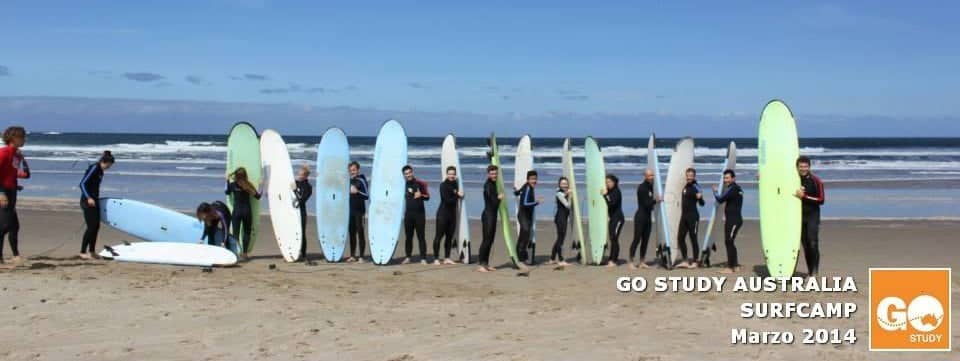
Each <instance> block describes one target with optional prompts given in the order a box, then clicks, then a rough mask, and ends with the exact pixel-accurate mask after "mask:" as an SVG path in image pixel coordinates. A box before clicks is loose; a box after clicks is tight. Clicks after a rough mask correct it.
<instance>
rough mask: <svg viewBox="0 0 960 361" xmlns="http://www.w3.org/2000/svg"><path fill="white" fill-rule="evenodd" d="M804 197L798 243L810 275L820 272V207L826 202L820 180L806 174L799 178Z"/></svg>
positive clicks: (810, 174) (811, 174)
mask: <svg viewBox="0 0 960 361" xmlns="http://www.w3.org/2000/svg"><path fill="white" fill-rule="evenodd" d="M800 185H801V186H803V188H804V192H805V193H806V196H805V197H804V198H803V199H802V200H801V201H802V204H803V217H802V218H803V221H802V222H803V223H802V228H800V243H801V244H802V245H803V257H804V259H805V260H806V262H807V270H808V273H809V274H810V275H817V274H818V273H819V272H820V206H821V205H823V202H824V201H826V190H825V189H824V187H823V182H822V181H820V178H819V177H817V176H815V175H813V173H808V174H807V176H806V177H800Z"/></svg>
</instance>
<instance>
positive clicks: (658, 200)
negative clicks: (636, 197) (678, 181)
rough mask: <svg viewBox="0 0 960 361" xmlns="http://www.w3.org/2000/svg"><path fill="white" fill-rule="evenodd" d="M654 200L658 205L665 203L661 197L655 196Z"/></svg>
mask: <svg viewBox="0 0 960 361" xmlns="http://www.w3.org/2000/svg"><path fill="white" fill-rule="evenodd" d="M653 199H655V200H656V201H657V203H660V202H663V198H660V196H654V197H653Z"/></svg>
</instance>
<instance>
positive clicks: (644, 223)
mask: <svg viewBox="0 0 960 361" xmlns="http://www.w3.org/2000/svg"><path fill="white" fill-rule="evenodd" d="M653 192H654V191H653V183H650V182H648V181H646V180H644V181H643V183H640V185H639V186H637V212H636V213H634V214H633V242H632V243H630V259H631V260H632V259H633V256H634V255H635V254H637V245H639V246H640V262H643V261H644V260H645V259H646V257H647V245H648V244H649V243H650V231H651V230H652V229H653V221H652V220H653V209H654V207H656V205H657V199H656V197H654V196H653Z"/></svg>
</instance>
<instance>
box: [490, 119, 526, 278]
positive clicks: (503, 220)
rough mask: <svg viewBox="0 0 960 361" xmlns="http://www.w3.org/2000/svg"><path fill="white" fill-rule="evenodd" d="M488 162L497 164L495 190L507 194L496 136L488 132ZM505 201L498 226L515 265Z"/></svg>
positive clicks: (515, 260) (503, 201)
mask: <svg viewBox="0 0 960 361" xmlns="http://www.w3.org/2000/svg"><path fill="white" fill-rule="evenodd" d="M490 164H493V165H495V166H497V168H498V169H499V170H497V173H498V174H497V192H498V193H500V194H507V193H506V192H504V188H505V187H504V185H503V165H502V164H501V163H500V149H499V148H498V147H497V136H496V135H495V134H490ZM506 201H507V198H506V197H504V198H503V200H501V201H500V208H499V209H498V211H497V213H498V214H499V217H500V226H501V228H503V243H504V244H506V247H507V254H508V255H510V261H511V262H513V265H514V266H515V267H516V266H517V265H519V264H520V262H519V260H518V258H517V243H516V241H515V240H514V239H513V231H512V230H511V229H510V213H509V212H508V211H507V202H506Z"/></svg>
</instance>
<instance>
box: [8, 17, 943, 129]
mask: <svg viewBox="0 0 960 361" xmlns="http://www.w3.org/2000/svg"><path fill="white" fill-rule="evenodd" d="M518 4H519V5H518ZM957 13H960V3H956V2H926V1H917V2H902V1H870V2H867V1H829V2H820V1H802V2H786V1H723V2H719V1H673V2H670V1H630V2H627V1H624V2H619V1H616V2H602V3H597V4H594V3H590V2H583V1H561V0H554V1H523V2H511V1H484V2H455V1H349V2H346V1H345V2H328V1H270V0H195V1H162V2H151V3H147V2H135V1H43V0H31V1H9V0H7V1H4V2H3V4H2V5H0V34H3V39H4V40H3V45H0V49H2V50H0V123H11V122H18V123H23V124H25V125H27V126H31V127H33V128H40V129H43V130H63V131H145V132H146V131H149V132H177V133H180V132H188V133H189V132H210V131H216V130H219V129H222V128H223V127H225V126H226V124H228V123H230V122H232V121H235V120H252V121H255V122H258V123H260V127H261V128H263V127H276V128H279V129H281V130H285V131H289V132H294V133H298V134H308V133H311V132H313V133H320V132H321V131H322V128H320V126H328V125H341V126H343V127H345V128H348V129H347V130H352V131H354V132H361V133H367V134H372V133H374V132H375V129H376V127H377V126H378V125H379V124H380V123H381V122H382V121H383V119H384V118H392V117H396V118H398V119H399V120H401V121H403V122H410V123H411V124H415V125H416V127H415V128H414V130H415V131H417V132H421V133H429V134H428V135H435V134H445V133H447V132H449V131H453V130H459V131H462V132H467V133H475V134H476V135H480V134H486V133H489V132H490V131H491V130H502V132H505V133H511V132H520V131H530V132H538V133H539V132H543V133H550V135H551V136H553V135H557V136H560V135H563V134H559V133H564V132H580V133H583V132H588V133H593V134H598V135H604V134H610V135H623V132H624V131H628V132H637V133H639V134H638V136H642V134H646V133H649V132H650V131H657V132H658V134H664V135H666V136H680V135H695V136H701V135H712V136H748V135H751V134H755V133H756V123H757V119H758V118H759V113H760V111H761V109H762V107H763V105H764V104H765V103H766V102H767V101H769V100H770V99H773V98H779V99H784V100H785V101H786V102H787V103H788V104H789V105H790V106H791V108H792V109H793V111H794V113H795V114H796V115H797V118H798V122H799V124H800V125H799V127H800V133H801V136H804V135H809V136H859V135H869V136H884V135H887V136H897V135H917V136H923V135H927V136H960V125H958V124H960V122H958V120H960V102H958V101H957V100H956V94H960V85H958V84H960V82H958V81H960V72H958V71H957V64H960V47H958V46H956V44H957V39H958V38H960V25H958V24H960V23H958V22H957V21H956V19H955V18H953V15H955V14H957ZM401 117H403V118H402V119H401ZM905 124H910V125H911V126H910V127H906V128H904V127H903V125H905ZM488 128H496V129H488ZM434 133H435V134H434Z"/></svg>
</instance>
